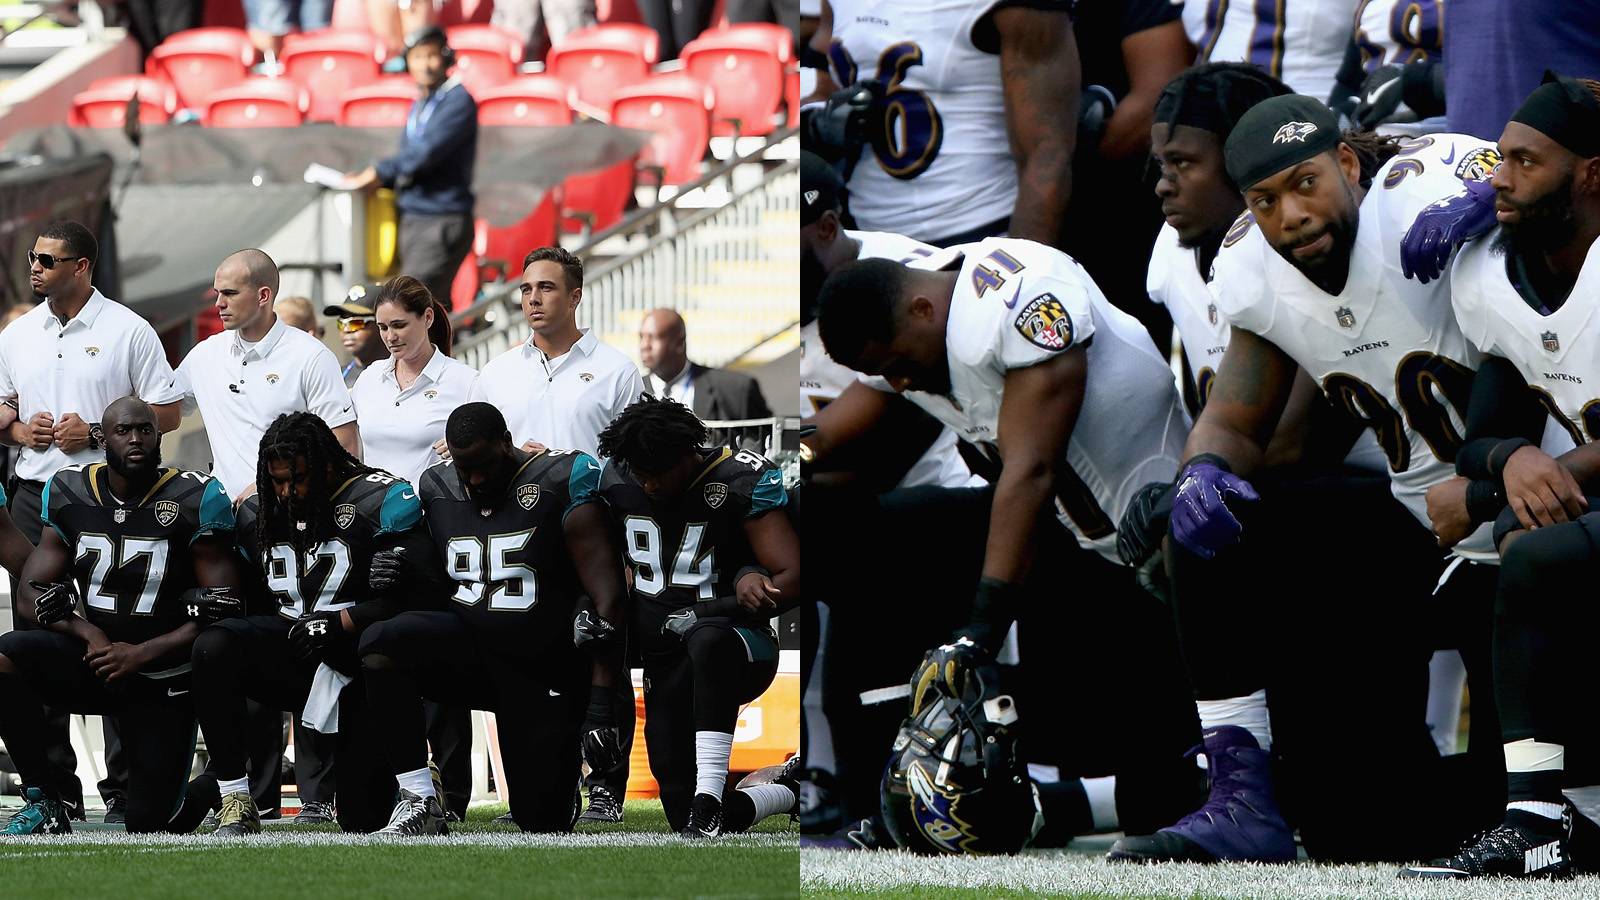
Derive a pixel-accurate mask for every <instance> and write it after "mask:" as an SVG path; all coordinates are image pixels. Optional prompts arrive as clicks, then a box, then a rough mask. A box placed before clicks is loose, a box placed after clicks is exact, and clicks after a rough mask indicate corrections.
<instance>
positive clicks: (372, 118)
mask: <svg viewBox="0 0 1600 900" xmlns="http://www.w3.org/2000/svg"><path fill="white" fill-rule="evenodd" d="M416 99H417V83H416V82H415V81H412V80H411V76H409V75H394V76H387V77H384V78H380V79H378V80H377V81H374V82H373V83H371V84H369V85H366V86H364V87H358V88H355V89H354V90H350V91H346V92H345V95H344V97H343V98H342V99H341V100H340V102H339V118H338V119H337V120H336V121H337V122H338V123H339V124H340V125H345V126H348V127H350V128H404V127H405V124H406V118H407V117H408V116H410V115H411V104H412V103H413V102H415V101H416Z"/></svg>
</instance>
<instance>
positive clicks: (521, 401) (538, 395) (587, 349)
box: [470, 330, 644, 456]
mask: <svg viewBox="0 0 1600 900" xmlns="http://www.w3.org/2000/svg"><path fill="white" fill-rule="evenodd" d="M643 393H644V380H643V379H641V378H640V377H639V370H638V369H637V368H636V367H635V366H634V364H633V361H632V360H630V359H628V357H626V356H624V355H623V354H622V353H621V352H620V351H618V350H617V349H616V348H614V347H608V346H606V345H605V344H602V343H601V342H600V339H599V338H597V337H595V335H594V332H592V331H587V330H586V331H584V332H583V337H581V338H579V339H578V342H577V343H576V344H573V345H572V349H571V350H569V351H567V352H566V353H564V354H562V355H561V356H558V357H556V358H554V359H550V358H548V357H546V356H545V355H544V352H543V351H541V350H540V349H539V348H538V347H535V346H534V345H533V336H532V335H529V336H528V339H527V340H525V341H523V342H522V343H521V344H519V345H517V346H515V347H512V348H511V349H510V350H507V351H506V352H504V353H502V354H500V355H499V356H497V357H495V358H494V359H491V360H489V362H488V363H487V364H485V365H484V367H483V371H481V372H479V373H478V383H477V384H476V385H474V386H473V388H472V395H471V397H470V399H472V400H484V401H487V402H489V403H490V404H493V405H494V406H495V407H497V408H498V409H499V410H500V412H501V413H502V414H503V415H504V416H505V417H506V425H507V427H509V428H510V429H511V442H512V443H513V444H516V445H517V446H521V445H522V443H523V442H524V441H530V440H531V441H538V442H539V443H541V444H543V445H545V446H546V447H550V448H552V449H557V450H582V451H583V452H585V453H588V454H590V455H591V456H593V455H595V453H596V448H597V447H598V445H599V443H600V432H601V431H602V430H603V429H604V428H605V427H606V426H607V425H610V424H611V420H612V419H615V418H616V417H617V414H618V413H620V412H622V410H623V409H625V408H626V407H627V406H628V404H630V403H632V402H633V401H635V400H637V399H639V395H640V394H643Z"/></svg>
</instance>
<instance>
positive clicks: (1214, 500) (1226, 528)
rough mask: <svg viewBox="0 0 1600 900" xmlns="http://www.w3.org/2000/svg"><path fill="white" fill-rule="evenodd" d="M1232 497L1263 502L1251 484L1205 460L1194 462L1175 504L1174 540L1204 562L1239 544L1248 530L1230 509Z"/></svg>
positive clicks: (1183, 478) (1181, 479) (1180, 479)
mask: <svg viewBox="0 0 1600 900" xmlns="http://www.w3.org/2000/svg"><path fill="white" fill-rule="evenodd" d="M1229 497H1237V498H1238V499H1240V500H1248V501H1251V502H1254V501H1256V500H1259V499H1261V497H1260V495H1258V494H1257V493H1256V489H1255V488H1253V487H1251V486H1250V482H1248V481H1245V480H1244V479H1243V478H1239V477H1238V476H1236V475H1234V474H1233V473H1232V472H1229V471H1227V470H1225V469H1223V468H1222V467H1221V466H1218V465H1217V463H1216V462H1215V461H1214V460H1212V459H1206V458H1204V457H1202V458H1200V459H1198V460H1195V461H1193V462H1190V463H1189V465H1187V466H1185V467H1184V469H1183V473H1182V474H1181V475H1179V476H1178V489H1177V493H1176V495H1175V496H1174V497H1173V500H1172V518H1171V520H1170V521H1171V526H1172V539H1173V540H1175V541H1177V542H1178V543H1179V544H1181V545H1183V547H1184V549H1186V550H1188V551H1189V552H1190V553H1193V554H1194V555H1196V556H1198V557H1200V558H1201V559H1210V558H1212V557H1213V556H1216V555H1217V551H1218V550H1221V549H1222V548H1223V547H1226V546H1228V545H1229V544H1232V543H1233V542H1235V541H1237V540H1238V539H1239V532H1241V531H1243V530H1244V529H1243V527H1242V526H1240V524H1239V520H1238V519H1236V518H1234V515H1233V512H1232V511H1231V510H1229V509H1228V504H1227V502H1226V501H1227V499H1228V498H1229Z"/></svg>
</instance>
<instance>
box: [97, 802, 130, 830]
mask: <svg viewBox="0 0 1600 900" xmlns="http://www.w3.org/2000/svg"><path fill="white" fill-rule="evenodd" d="M101 821H103V822H105V823H106V824H107V825H124V824H126V823H127V821H128V801H126V800H124V799H122V798H121V797H112V798H111V799H110V800H107V801H106V816H105V818H104V819H102V820H101Z"/></svg>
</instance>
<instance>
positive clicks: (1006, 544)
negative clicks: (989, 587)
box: [983, 459, 1055, 584]
mask: <svg viewBox="0 0 1600 900" xmlns="http://www.w3.org/2000/svg"><path fill="white" fill-rule="evenodd" d="M1054 482H1055V473H1054V472H1053V471H1052V470H1051V468H1050V466H1049V465H1047V464H1045V462H1044V461H1043V460H1042V459H1041V460H1037V461H1033V462H1031V463H1018V462H1015V461H1013V460H1009V459H1008V460H1006V461H1005V468H1004V469H1003V470H1001V473H1000V480H999V482H997V483H996V484H995V489H994V503H993V506H992V509H993V512H992V513H991V515H990V516H989V539H988V543H987V544H986V545H985V548H984V554H983V576H984V577H985V578H994V579H996V580H999V581H1003V582H1006V583H1007V584H1021V583H1022V582H1023V581H1024V580H1025V579H1026V578H1027V577H1028V570H1029V568H1031V567H1032V565H1033V533H1034V529H1035V528H1036V527H1037V525H1038V521H1039V512H1040V510H1042V509H1043V508H1044V506H1045V504H1046V503H1048V502H1049V500H1050V487H1051V485H1052V484H1053V483H1054Z"/></svg>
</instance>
